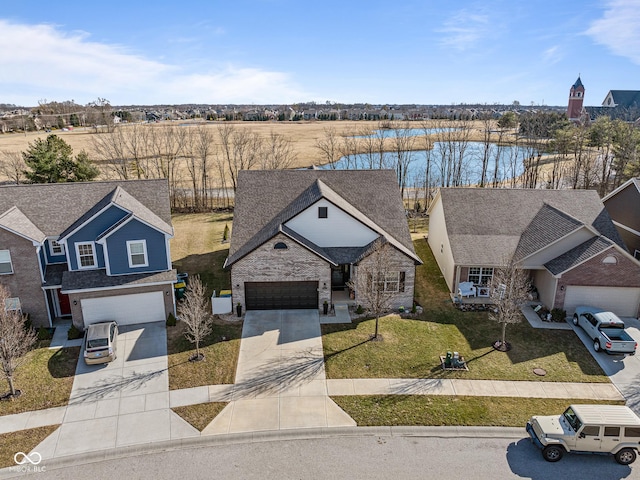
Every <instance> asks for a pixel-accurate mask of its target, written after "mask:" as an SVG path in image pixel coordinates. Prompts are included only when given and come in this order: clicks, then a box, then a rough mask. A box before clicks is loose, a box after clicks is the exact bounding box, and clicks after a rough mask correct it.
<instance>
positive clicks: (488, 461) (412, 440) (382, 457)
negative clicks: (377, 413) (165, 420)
mask: <svg viewBox="0 0 640 480" xmlns="http://www.w3.org/2000/svg"><path fill="white" fill-rule="evenodd" d="M41 467H45V471H44V472H41V473H38V474H37V475H36V476H34V477H31V478H37V479H38V480H45V479H47V480H48V479H65V480H66V479H76V478H91V479H94V480H96V479H98V480H99V479H113V478H136V479H147V478H150V479H151V478H152V479H154V480H163V479H172V480H173V479H175V478H189V479H210V478H216V479H247V480H251V479H281V480H286V479H343V478H345V479H347V478H348V479H352V480H358V479H374V480H375V479H398V480H400V479H402V480H405V479H414V478H415V479H447V480H455V479H460V480H474V479H482V480H485V479H514V478H516V479H535V480H549V479H563V480H572V479H576V480H585V479H591V478H593V479H596V478H597V479H599V480H614V479H616V480H618V479H640V462H639V463H638V465H637V466H634V465H632V466H631V467H628V466H621V465H618V464H617V463H616V462H615V461H614V459H613V457H611V456H598V455H566V456H565V457H564V458H563V459H562V460H561V461H560V462H558V463H548V462H546V461H544V460H543V459H542V456H541V454H540V451H539V450H538V449H537V448H536V447H534V446H533V445H532V444H531V442H530V441H529V439H528V437H524V436H523V437H522V438H520V439H517V438H506V437H505V438H440V437H415V436H409V437H407V436H370V435H367V436H358V437H336V438H321V439H307V440H289V441H281V440H276V441H265V442H261V443H245V444H237V445H220V446H213V447H211V446H207V447H199V448H189V449H183V450H172V451H166V452H162V453H153V454H146V455H139V456H135V457H130V458H120V459H116V460H108V461H100V462H96V463H91V464H85V465H80V466H74V467H68V468H64V469H54V468H47V465H46V462H43V464H42V465H41ZM22 475H24V474H19V475H18V476H20V477H22V478H29V477H28V476H27V477H24V476H22Z"/></svg>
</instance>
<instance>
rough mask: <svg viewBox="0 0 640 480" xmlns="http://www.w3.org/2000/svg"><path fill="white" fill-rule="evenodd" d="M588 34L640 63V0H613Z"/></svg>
mask: <svg viewBox="0 0 640 480" xmlns="http://www.w3.org/2000/svg"><path fill="white" fill-rule="evenodd" d="M586 34H587V35H589V36H591V37H592V38H593V39H594V41H595V42H596V43H599V44H601V45H605V46H606V47H608V48H609V49H610V50H611V51H612V52H613V53H615V54H616V55H620V56H622V57H626V58H628V59H630V60H631V61H633V62H634V63H637V64H640V0H612V1H609V2H608V3H607V9H606V10H605V12H604V15H603V17H602V18H599V19H598V20H595V21H593V22H592V23H591V25H590V27H589V29H588V30H587V31H586Z"/></svg>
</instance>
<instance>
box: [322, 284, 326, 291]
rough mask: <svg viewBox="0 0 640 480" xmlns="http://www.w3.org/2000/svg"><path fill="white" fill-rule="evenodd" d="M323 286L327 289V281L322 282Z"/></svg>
mask: <svg viewBox="0 0 640 480" xmlns="http://www.w3.org/2000/svg"><path fill="white" fill-rule="evenodd" d="M322 288H324V289H325V290H326V289H327V282H324V283H323V284H322Z"/></svg>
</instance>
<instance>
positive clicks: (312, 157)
mask: <svg viewBox="0 0 640 480" xmlns="http://www.w3.org/2000/svg"><path fill="white" fill-rule="evenodd" d="M184 123H185V122H184V121H181V122H162V123H158V124H146V125H145V128H161V127H162V126H164V125H179V124H184ZM430 123H431V124H433V126H436V124H437V123H438V122H436V121H433V122H430ZM220 124H221V123H220V122H207V123H205V125H207V126H208V127H209V128H211V129H216V128H217V126H218V125H220ZM233 124H234V126H235V127H236V128H239V129H247V130H251V131H253V132H256V133H258V134H259V135H261V136H262V137H264V138H266V137H268V136H269V135H270V134H271V132H275V133H277V134H280V135H283V136H284V137H286V138H287V139H289V141H290V142H291V144H292V147H293V150H294V151H295V153H296V156H297V160H298V161H297V164H296V165H295V166H296V167H307V166H310V165H314V164H318V163H321V162H322V157H321V154H320V151H319V150H318V149H317V148H316V146H315V145H316V142H317V141H318V140H319V139H321V138H323V137H324V135H325V134H324V131H325V129H327V128H333V129H334V130H335V131H336V132H337V133H338V134H339V135H345V136H351V135H357V134H362V133H364V132H365V131H368V132H371V131H373V130H375V129H377V128H379V126H380V122H374V121H358V122H355V121H338V122H318V121H306V122H303V121H300V122H233ZM409 126H410V127H411V128H421V122H414V123H410V124H409ZM118 128H130V127H129V126H127V125H121V126H119V127H118ZM482 128H483V125H482V123H481V122H475V123H473V124H472V133H471V137H472V139H474V140H477V141H480V140H481V138H482ZM53 133H54V134H56V135H58V136H60V137H61V138H63V139H64V141H65V142H67V143H68V144H69V145H71V147H72V148H73V150H74V152H75V153H77V152H79V151H81V150H85V151H87V152H89V153H91V151H92V148H93V147H92V142H93V140H92V139H94V138H95V137H96V136H98V135H105V134H103V133H94V130H93V129H92V128H76V129H74V130H73V131H69V132H63V131H60V130H54V131H53ZM47 135H49V134H48V133H45V132H39V133H35V132H28V133H27V134H26V135H25V134H21V133H11V134H2V135H0V152H2V151H8V152H11V151H24V150H26V149H27V148H28V146H29V143H32V142H33V141H34V140H35V139H37V138H41V139H44V138H46V136H47ZM392 148H393V147H392V145H391V141H388V142H387V147H386V149H389V150H390V149H392ZM422 148H423V146H422V142H416V145H414V149H422ZM363 151H364V150H363Z"/></svg>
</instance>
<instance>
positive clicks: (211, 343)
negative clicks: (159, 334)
mask: <svg viewBox="0 0 640 480" xmlns="http://www.w3.org/2000/svg"><path fill="white" fill-rule="evenodd" d="M184 327H185V325H184V323H182V322H178V324H177V325H176V326H175V327H167V353H168V364H169V389H170V390H176V389H181V388H191V387H200V386H204V385H220V384H228V383H233V382H234V379H235V374H236V365H237V362H238V353H239V352H240V338H241V337H242V323H241V322H236V323H226V322H223V321H221V320H217V321H215V322H214V325H213V332H212V333H211V334H210V335H209V336H208V337H206V338H205V339H204V341H203V342H202V343H201V345H200V350H201V352H202V353H204V355H205V359H204V361H201V362H190V361H189V357H190V356H191V355H193V354H195V351H196V350H195V347H194V346H193V345H192V344H191V343H189V341H187V339H186V338H185V337H184Z"/></svg>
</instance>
